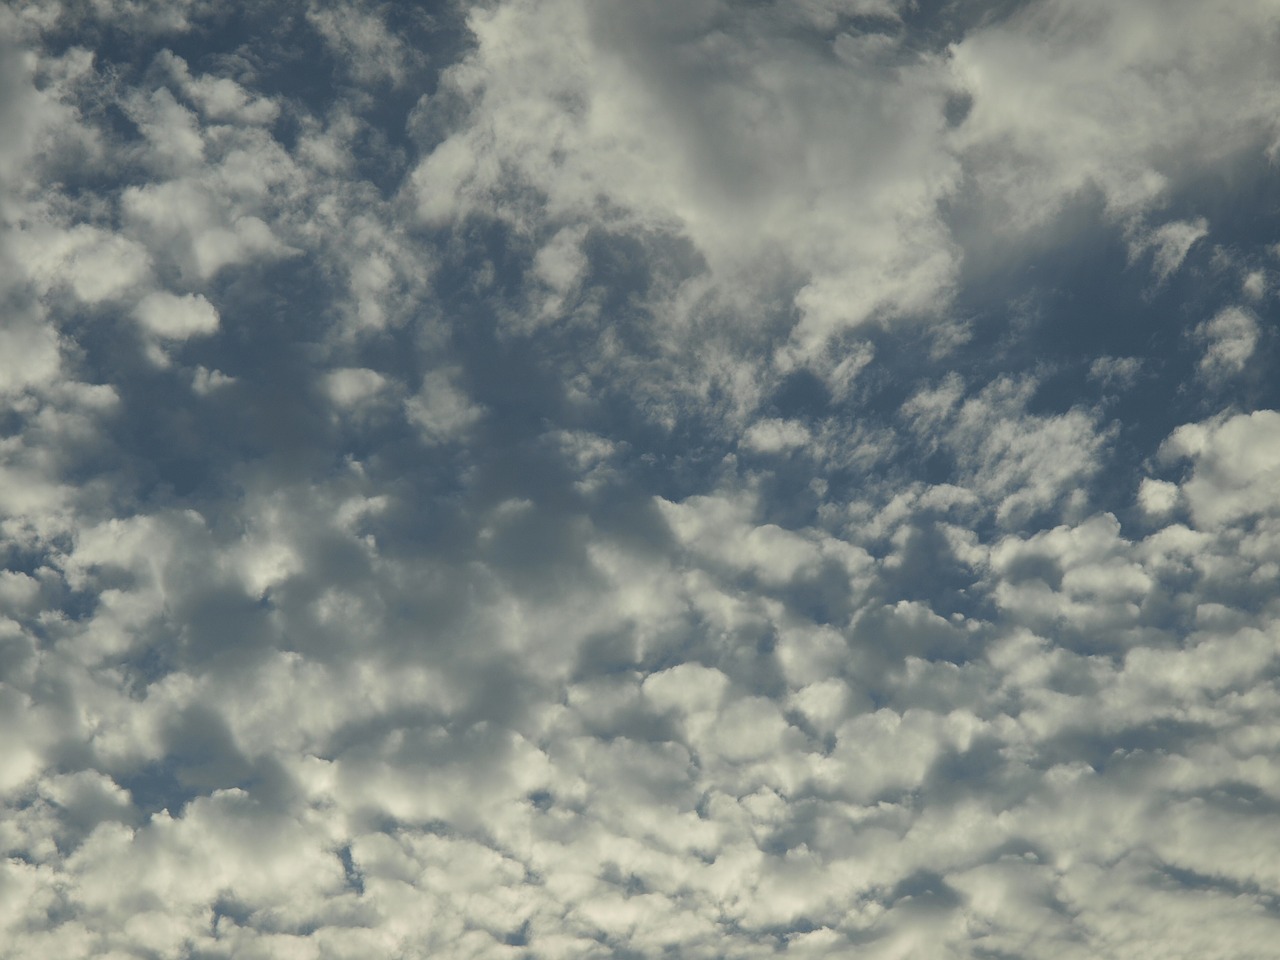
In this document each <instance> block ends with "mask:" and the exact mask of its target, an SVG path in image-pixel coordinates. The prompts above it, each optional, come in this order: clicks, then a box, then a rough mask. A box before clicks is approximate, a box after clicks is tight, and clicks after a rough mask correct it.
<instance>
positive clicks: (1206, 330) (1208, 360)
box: [1195, 307, 1259, 382]
mask: <svg viewBox="0 0 1280 960" xmlns="http://www.w3.org/2000/svg"><path fill="white" fill-rule="evenodd" d="M1195 332H1196V336H1197V337H1198V338H1199V339H1200V340H1202V341H1204V342H1205V343H1206V347H1205V352H1204V356H1203V357H1201V358H1200V373H1201V375H1202V376H1204V377H1205V378H1206V379H1207V380H1209V381H1210V382H1213V381H1217V380H1222V379H1224V378H1226V377H1229V376H1231V375H1232V374H1235V373H1239V372H1240V371H1241V370H1243V369H1244V367H1245V364H1246V363H1248V362H1249V358H1250V357H1252V356H1253V352H1254V350H1255V349H1256V348H1257V346H1258V336H1259V330H1258V323H1257V320H1255V319H1254V316H1253V314H1252V313H1251V312H1250V311H1248V310H1245V309H1242V308H1241V307H1227V308H1226V309H1224V310H1222V311H1220V312H1219V313H1218V314H1217V315H1216V316H1214V318H1213V319H1212V320H1206V321H1205V322H1204V323H1202V324H1200V326H1198V327H1196V330H1195Z"/></svg>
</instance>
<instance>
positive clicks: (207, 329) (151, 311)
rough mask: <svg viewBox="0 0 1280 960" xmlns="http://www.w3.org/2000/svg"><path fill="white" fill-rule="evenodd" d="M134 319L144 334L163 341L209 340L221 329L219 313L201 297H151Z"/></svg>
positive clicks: (141, 305)
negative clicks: (208, 337)
mask: <svg viewBox="0 0 1280 960" xmlns="http://www.w3.org/2000/svg"><path fill="white" fill-rule="evenodd" d="M134 315H135V316H136V317H137V319H138V323H140V324H141V325H142V328H143V329H144V330H145V331H147V332H148V333H150V334H154V335H155V336H157V337H160V338H161V339H164V340H186V339H189V338H190V337H201V336H208V335H209V334H211V333H215V332H217V329H218V311H217V310H216V309H214V306H213V304H211V303H210V302H209V301H208V300H206V299H205V298H204V296H203V295H201V294H198V293H188V294H184V295H182V296H179V295H177V294H173V293H163V292H159V293H149V294H147V295H146V296H145V297H143V298H142V300H140V301H139V302H138V306H137V309H136V311H135V314H134Z"/></svg>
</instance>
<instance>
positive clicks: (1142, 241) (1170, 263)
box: [1129, 217, 1209, 283]
mask: <svg viewBox="0 0 1280 960" xmlns="http://www.w3.org/2000/svg"><path fill="white" fill-rule="evenodd" d="M1208 233H1209V222H1208V221H1207V220H1205V219H1204V217H1200V218H1199V219H1198V220H1194V221H1190V220H1174V221H1171V222H1169V223H1166V224H1164V225H1163V226H1160V227H1157V228H1156V229H1154V230H1149V231H1146V232H1144V233H1141V234H1140V235H1138V236H1136V237H1134V238H1133V239H1131V240H1130V241H1129V257H1130V259H1131V260H1134V259H1137V258H1138V257H1139V256H1140V255H1141V254H1143V253H1145V252H1146V251H1147V250H1150V251H1151V268H1152V271H1153V272H1154V273H1155V275H1156V282H1157V283H1162V282H1164V281H1165V280H1167V279H1168V278H1169V277H1170V276H1171V275H1172V274H1173V273H1174V271H1175V270H1177V269H1178V267H1180V266H1182V261H1183V260H1185V259H1186V257H1187V253H1188V252H1189V251H1190V250H1191V248H1192V246H1194V245H1195V244H1196V242H1197V241H1199V240H1201V239H1203V238H1204V237H1206V236H1207V235H1208Z"/></svg>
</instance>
